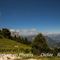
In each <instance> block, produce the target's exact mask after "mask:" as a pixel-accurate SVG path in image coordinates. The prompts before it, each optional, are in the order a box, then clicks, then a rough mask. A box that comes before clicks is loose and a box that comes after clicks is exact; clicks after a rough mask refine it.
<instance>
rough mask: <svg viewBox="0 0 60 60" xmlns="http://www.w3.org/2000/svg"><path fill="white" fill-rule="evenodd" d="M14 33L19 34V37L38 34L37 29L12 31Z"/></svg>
mask: <svg viewBox="0 0 60 60" xmlns="http://www.w3.org/2000/svg"><path fill="white" fill-rule="evenodd" d="M10 31H12V32H19V35H36V34H38V31H37V29H35V28H32V29H16V30H14V29H10Z"/></svg>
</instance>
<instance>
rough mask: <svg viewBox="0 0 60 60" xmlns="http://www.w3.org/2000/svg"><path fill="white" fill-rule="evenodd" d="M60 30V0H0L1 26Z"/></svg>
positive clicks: (44, 30) (42, 30)
mask: <svg viewBox="0 0 60 60" xmlns="http://www.w3.org/2000/svg"><path fill="white" fill-rule="evenodd" d="M3 27H6V28H13V29H32V28H34V29H37V30H38V31H41V32H60V0H0V28H3Z"/></svg>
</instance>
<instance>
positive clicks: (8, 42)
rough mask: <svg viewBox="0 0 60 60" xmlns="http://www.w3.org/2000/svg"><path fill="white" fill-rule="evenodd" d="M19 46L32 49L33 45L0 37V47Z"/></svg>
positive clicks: (14, 47)
mask: <svg viewBox="0 0 60 60" xmlns="http://www.w3.org/2000/svg"><path fill="white" fill-rule="evenodd" d="M16 46H18V47H16ZM17 48H23V49H26V48H28V49H30V48H31V47H30V46H27V45H25V44H22V43H18V42H16V41H13V40H10V39H5V38H3V39H0V49H17Z"/></svg>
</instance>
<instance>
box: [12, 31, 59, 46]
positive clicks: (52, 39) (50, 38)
mask: <svg viewBox="0 0 60 60" xmlns="http://www.w3.org/2000/svg"><path fill="white" fill-rule="evenodd" d="M11 33H12V36H14V35H16V36H20V35H22V36H26V37H27V39H28V40H29V41H32V40H33V39H34V38H35V36H36V35H37V34H38V33H37V31H32V30H30V31H28V33H27V32H26V33H27V34H26V33H24V32H23V31H22V32H21V31H17V32H16V31H13V32H11ZM23 34H26V35H23ZM43 35H44V36H45V38H46V40H47V43H48V45H49V47H60V34H53V33H52V34H43Z"/></svg>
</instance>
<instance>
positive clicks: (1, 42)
mask: <svg viewBox="0 0 60 60" xmlns="http://www.w3.org/2000/svg"><path fill="white" fill-rule="evenodd" d="M20 52H23V53H32V54H34V55H37V56H39V55H40V54H41V53H53V56H57V53H59V52H60V48H57V47H56V48H52V49H51V48H50V47H49V46H48V44H47V42H46V39H45V37H44V36H43V35H42V34H41V33H39V34H38V35H36V37H35V38H34V39H33V40H31V41H28V39H27V38H26V37H22V36H16V35H14V36H11V32H10V31H9V29H6V28H3V29H1V30H0V53H20Z"/></svg>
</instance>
